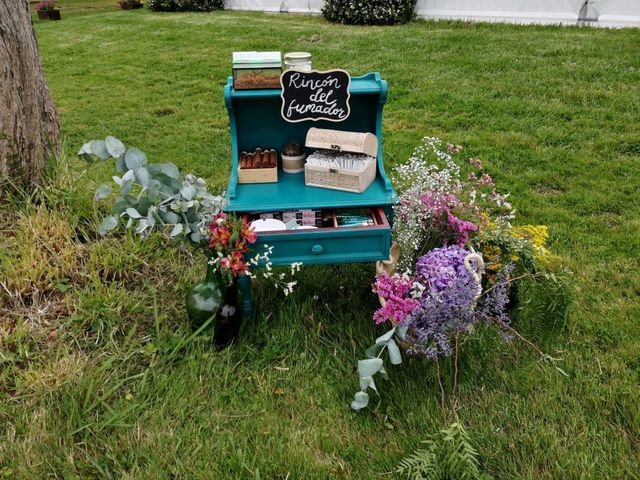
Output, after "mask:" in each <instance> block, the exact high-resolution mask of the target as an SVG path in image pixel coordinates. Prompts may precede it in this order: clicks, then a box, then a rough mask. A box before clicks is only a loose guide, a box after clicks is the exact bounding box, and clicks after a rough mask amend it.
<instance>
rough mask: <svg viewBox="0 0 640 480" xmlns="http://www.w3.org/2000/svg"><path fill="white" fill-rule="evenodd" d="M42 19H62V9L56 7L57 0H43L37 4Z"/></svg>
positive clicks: (39, 16)
mask: <svg viewBox="0 0 640 480" xmlns="http://www.w3.org/2000/svg"><path fill="white" fill-rule="evenodd" d="M35 8H36V12H38V18H39V19H40V20H60V10H58V9H56V0H42V1H40V2H38V3H37V4H36V7H35Z"/></svg>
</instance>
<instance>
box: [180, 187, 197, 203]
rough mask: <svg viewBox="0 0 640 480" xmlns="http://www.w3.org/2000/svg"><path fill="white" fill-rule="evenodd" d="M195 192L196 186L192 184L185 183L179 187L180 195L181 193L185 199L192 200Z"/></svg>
mask: <svg viewBox="0 0 640 480" xmlns="http://www.w3.org/2000/svg"><path fill="white" fill-rule="evenodd" d="M195 194H196V188H195V187H194V186H193V185H185V186H183V187H182V188H181V189H180V195H182V196H183V197H184V198H186V199H187V200H193V197H194V196H195Z"/></svg>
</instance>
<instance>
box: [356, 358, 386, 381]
mask: <svg viewBox="0 0 640 480" xmlns="http://www.w3.org/2000/svg"><path fill="white" fill-rule="evenodd" d="M380 368H382V359H381V358H367V359H366V360H358V375H359V376H360V378H362V377H373V376H374V375H375V374H376V373H377V372H378V371H379V370H380Z"/></svg>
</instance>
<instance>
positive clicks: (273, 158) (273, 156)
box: [269, 148, 278, 168]
mask: <svg viewBox="0 0 640 480" xmlns="http://www.w3.org/2000/svg"><path fill="white" fill-rule="evenodd" d="M277 165H278V154H277V153H276V151H275V150H274V149H273V148H272V149H271V150H270V151H269V166H270V167H271V168H274V167H276V166H277Z"/></svg>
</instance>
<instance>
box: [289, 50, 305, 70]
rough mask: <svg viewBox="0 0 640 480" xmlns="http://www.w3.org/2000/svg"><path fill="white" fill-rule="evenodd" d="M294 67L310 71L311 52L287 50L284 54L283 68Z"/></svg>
mask: <svg viewBox="0 0 640 480" xmlns="http://www.w3.org/2000/svg"><path fill="white" fill-rule="evenodd" d="M292 68H295V69H296V70H301V71H303V72H310V71H311V54H310V53H309V52H289V53H285V55H284V69H285V70H290V69H292Z"/></svg>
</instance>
